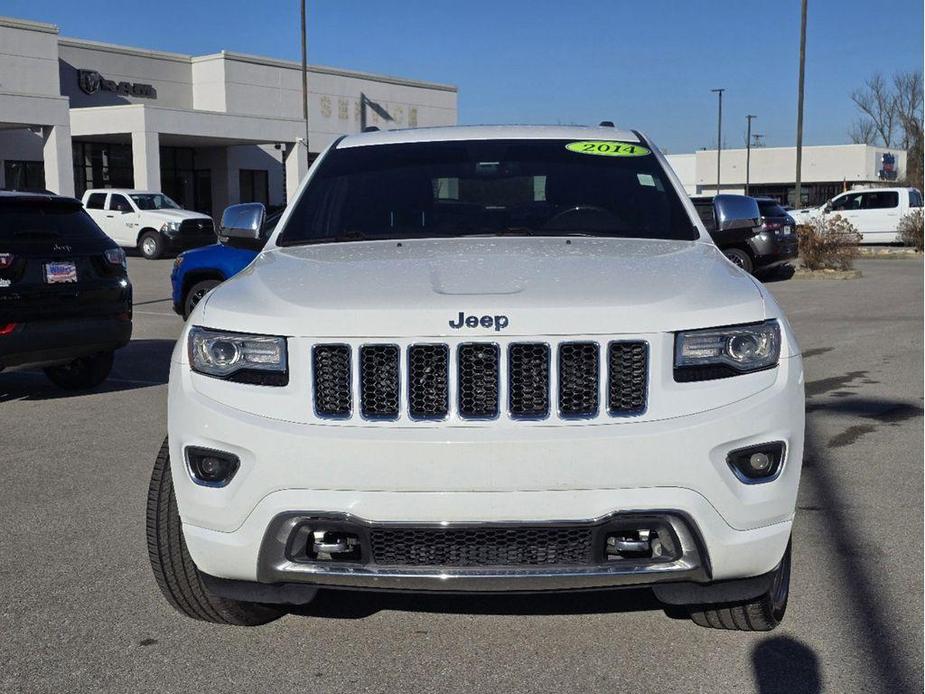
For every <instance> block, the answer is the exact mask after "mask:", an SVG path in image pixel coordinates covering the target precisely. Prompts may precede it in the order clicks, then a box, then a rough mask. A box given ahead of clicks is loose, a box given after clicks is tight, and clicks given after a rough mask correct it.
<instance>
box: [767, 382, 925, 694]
mask: <svg viewBox="0 0 925 694" xmlns="http://www.w3.org/2000/svg"><path fill="white" fill-rule="evenodd" d="M843 403H844V404H845V405H846V406H845V407H844V409H842V405H843ZM898 406H901V407H902V408H903V411H905V408H906V407H907V405H906V404H904V403H896V402H891V401H886V400H876V399H857V400H853V401H847V400H846V401H840V402H838V403H835V404H826V406H825V407H824V409H825V410H826V411H827V412H832V411H835V410H840V411H843V412H845V413H848V414H858V413H864V414H862V416H866V417H873V418H877V417H878V415H879V416H880V417H883V416H884V415H886V419H887V421H889V417H890V415H889V414H888V413H890V412H891V411H892V412H895V408H896V407H898ZM807 409H809V408H807ZM818 416H819V415H818V414H815V415H810V416H808V417H807V418H806V442H805V446H804V453H803V460H804V464H803V480H802V483H801V484H802V486H805V487H808V488H809V489H810V490H811V492H812V496H813V498H814V500H815V501H816V502H817V505H815V506H813V507H811V508H806V507H801V509H802V510H804V511H805V510H812V511H817V512H821V513H822V514H824V517H825V522H826V523H827V525H828V533H827V536H828V537H829V538H830V542H831V545H830V549H831V554H830V555H829V556H833V557H834V558H835V560H836V561H837V562H838V566H837V573H838V576H839V577H840V578H841V585H840V586H839V587H838V590H837V592H835V593H832V594H831V595H830V596H829V598H830V599H831V600H832V601H837V602H840V603H841V604H842V606H843V608H844V609H846V610H847V612H848V614H849V615H850V616H851V618H853V619H854V620H855V622H856V628H857V631H856V633H857V634H860V635H862V636H859V637H857V638H858V639H859V641H860V642H859V643H857V648H856V649H855V650H854V653H853V654H845V656H846V657H850V658H855V659H857V658H861V659H862V660H863V662H864V664H865V666H866V668H868V669H869V670H870V671H871V672H870V673H869V674H870V676H871V677H872V678H873V679H874V680H875V681H876V682H877V683H878V684H879V691H881V692H889V693H890V694H899V693H901V692H921V691H922V681H921V679H920V678H919V677H918V676H917V675H916V673H914V672H912V671H911V670H910V668H909V666H908V665H907V662H906V660H905V659H904V658H903V657H902V653H903V652H904V651H906V652H908V648H909V644H908V643H907V639H905V638H904V637H903V636H902V635H901V634H900V633H899V632H898V631H897V625H896V623H895V621H894V620H892V619H891V618H890V616H889V614H888V611H889V610H888V606H887V604H886V603H885V601H884V599H883V597H882V596H883V591H882V590H881V586H880V582H879V580H878V576H877V571H878V565H877V563H876V561H872V559H871V556H870V554H869V553H867V552H865V551H863V547H862V544H863V542H864V539H865V529H864V527H863V525H860V524H859V519H857V518H856V517H855V516H853V515H852V514H851V511H850V508H851V503H852V501H853V500H854V498H853V497H852V494H851V490H850V489H843V488H842V485H841V484H840V483H839V480H838V479H837V475H836V472H835V470H836V468H837V462H836V461H835V460H834V458H835V457H836V456H837V455H838V454H837V449H836V450H835V451H834V452H830V447H828V446H826V445H825V442H824V440H823V439H822V438H821V435H820V433H819V432H818V431H817V430H816V425H815V418H816V417H818ZM798 520H799V517H798ZM879 570H884V569H879ZM920 600H921V594H919V595H918V596H910V603H911V602H913V601H919V602H920ZM897 609H899V610H900V611H902V609H903V607H902V606H897ZM801 647H802V648H804V649H805V648H806V647H805V646H801ZM807 650H808V649H807ZM913 650H914V647H913ZM808 657H809V656H807V655H805V654H804V658H805V659H808ZM813 658H815V656H813ZM835 666H836V667H837V664H835ZM781 667H785V666H784V665H782V666H781ZM756 675H758V670H757V664H756ZM775 677H777V679H779V673H776V674H775ZM772 679H773V678H772ZM759 681H760V679H759ZM768 681H769V682H770V681H771V680H768ZM769 686H770V684H769ZM759 691H761V692H765V691H767V692H772V691H819V690H818V689H806V690H802V689H792V688H791V689H787V688H784V689H760V690H759Z"/></svg>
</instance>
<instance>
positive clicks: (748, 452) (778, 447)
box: [726, 441, 784, 484]
mask: <svg viewBox="0 0 925 694" xmlns="http://www.w3.org/2000/svg"><path fill="white" fill-rule="evenodd" d="M783 461H784V443H783V442H782V441H775V442H773V443H763V444H759V445H757V446H749V447H748V448H739V449H738V450H735V451H731V452H730V453H729V455H728V456H726V462H727V463H728V464H729V467H730V468H732V471H733V472H734V473H735V475H736V477H738V478H739V479H740V480H741V481H742V482H745V483H746V484H754V483H756V482H767V481H769V480H771V479H773V478H774V477H776V476H777V473H778V472H780V468H781V464H782V463H783Z"/></svg>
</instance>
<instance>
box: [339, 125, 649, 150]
mask: <svg viewBox="0 0 925 694" xmlns="http://www.w3.org/2000/svg"><path fill="white" fill-rule="evenodd" d="M454 140H620V141H622V142H639V140H640V138H639V136H638V135H637V134H636V133H634V132H632V131H629V130H620V129H618V128H610V127H606V126H605V127H601V126H588V125H451V126H446V127H439V128H407V129H403V130H376V131H373V132H365V133H359V134H357V135H348V136H347V137H345V138H344V139H343V140H341V141H340V142H339V143H338V145H337V147H338V149H340V148H344V147H362V146H364V145H391V144H402V143H409V142H450V141H454Z"/></svg>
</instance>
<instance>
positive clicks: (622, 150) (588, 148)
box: [565, 140, 651, 157]
mask: <svg viewBox="0 0 925 694" xmlns="http://www.w3.org/2000/svg"><path fill="white" fill-rule="evenodd" d="M565 148H566V149H567V150H569V151H570V152H578V153H579V154H594V155H596V156H598V157H641V156H644V155H646V154H651V152H649V150H647V149H646V148H645V147H640V146H639V145H633V144H630V143H628V142H612V141H607V140H585V141H582V142H569V143H568V144H567V145H565Z"/></svg>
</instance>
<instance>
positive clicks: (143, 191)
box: [84, 188, 163, 195]
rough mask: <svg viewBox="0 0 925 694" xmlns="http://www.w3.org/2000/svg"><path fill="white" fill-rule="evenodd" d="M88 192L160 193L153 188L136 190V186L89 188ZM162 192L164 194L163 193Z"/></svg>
mask: <svg viewBox="0 0 925 694" xmlns="http://www.w3.org/2000/svg"><path fill="white" fill-rule="evenodd" d="M86 193H123V194H125V195H129V194H134V193H140V194H147V193H150V194H151V195H158V193H157V192H156V191H153V190H135V189H134V188H87V190H86V191H85V193H84V194H85V195H86ZM160 194H161V195H163V193H160Z"/></svg>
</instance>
